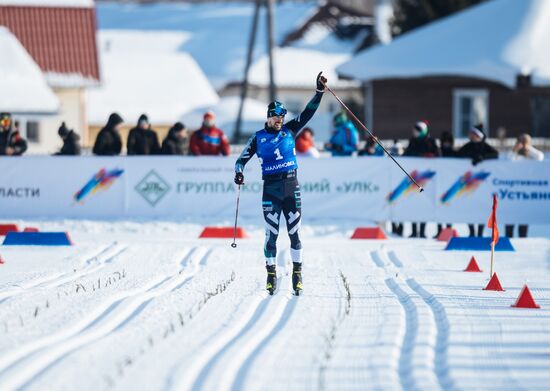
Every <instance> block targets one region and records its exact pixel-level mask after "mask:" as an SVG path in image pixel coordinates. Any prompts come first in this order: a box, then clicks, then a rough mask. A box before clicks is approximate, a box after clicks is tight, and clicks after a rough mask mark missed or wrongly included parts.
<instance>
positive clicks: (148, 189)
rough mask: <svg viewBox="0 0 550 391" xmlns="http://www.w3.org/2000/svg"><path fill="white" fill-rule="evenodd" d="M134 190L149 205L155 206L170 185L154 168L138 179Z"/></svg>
mask: <svg viewBox="0 0 550 391" xmlns="http://www.w3.org/2000/svg"><path fill="white" fill-rule="evenodd" d="M135 190H136V191H137V192H138V194H139V195H140V196H142V197H143V199H144V200H145V201H147V202H148V203H149V205H151V206H155V205H156V204H158V203H159V201H160V200H161V199H162V198H163V197H164V196H165V195H166V194H167V193H168V192H169V191H170V186H169V185H168V183H167V182H166V181H165V180H164V179H162V178H161V176H160V175H159V174H157V173H156V172H155V170H151V171H150V172H149V173H148V174H147V175H145V177H144V178H143V179H142V180H141V181H139V183H138V184H137V185H136V187H135Z"/></svg>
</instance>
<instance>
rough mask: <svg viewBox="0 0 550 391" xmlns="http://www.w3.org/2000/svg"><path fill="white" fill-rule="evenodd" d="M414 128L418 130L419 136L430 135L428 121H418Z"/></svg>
mask: <svg viewBox="0 0 550 391" xmlns="http://www.w3.org/2000/svg"><path fill="white" fill-rule="evenodd" d="M414 130H416V131H417V132H418V137H426V136H427V135H428V121H418V122H417V123H416V124H414Z"/></svg>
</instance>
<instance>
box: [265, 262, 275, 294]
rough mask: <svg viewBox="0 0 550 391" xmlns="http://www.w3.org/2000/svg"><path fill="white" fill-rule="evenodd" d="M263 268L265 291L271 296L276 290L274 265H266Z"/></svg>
mask: <svg viewBox="0 0 550 391" xmlns="http://www.w3.org/2000/svg"><path fill="white" fill-rule="evenodd" d="M265 268H266V269H267V282H266V285H265V289H267V291H268V292H269V294H270V295H273V293H274V292H275V290H276V289H277V271H276V269H275V265H266V267H265Z"/></svg>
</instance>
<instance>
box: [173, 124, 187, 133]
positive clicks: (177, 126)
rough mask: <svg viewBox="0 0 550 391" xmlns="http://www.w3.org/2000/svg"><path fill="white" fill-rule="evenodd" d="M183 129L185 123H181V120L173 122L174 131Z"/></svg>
mask: <svg viewBox="0 0 550 391" xmlns="http://www.w3.org/2000/svg"><path fill="white" fill-rule="evenodd" d="M183 129H185V125H184V124H182V123H181V122H176V123H175V124H174V131H175V132H179V131H180V130H183Z"/></svg>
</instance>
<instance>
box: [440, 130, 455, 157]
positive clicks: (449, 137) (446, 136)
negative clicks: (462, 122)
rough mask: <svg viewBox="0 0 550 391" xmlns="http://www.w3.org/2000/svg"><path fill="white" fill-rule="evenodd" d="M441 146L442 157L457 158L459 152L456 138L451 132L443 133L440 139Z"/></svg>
mask: <svg viewBox="0 0 550 391" xmlns="http://www.w3.org/2000/svg"><path fill="white" fill-rule="evenodd" d="M439 144H440V145H441V147H440V148H441V156H442V157H456V154H457V151H456V149H455V138H454V137H453V134H452V133H451V132H447V131H445V132H443V133H441V136H440V137H439Z"/></svg>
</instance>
